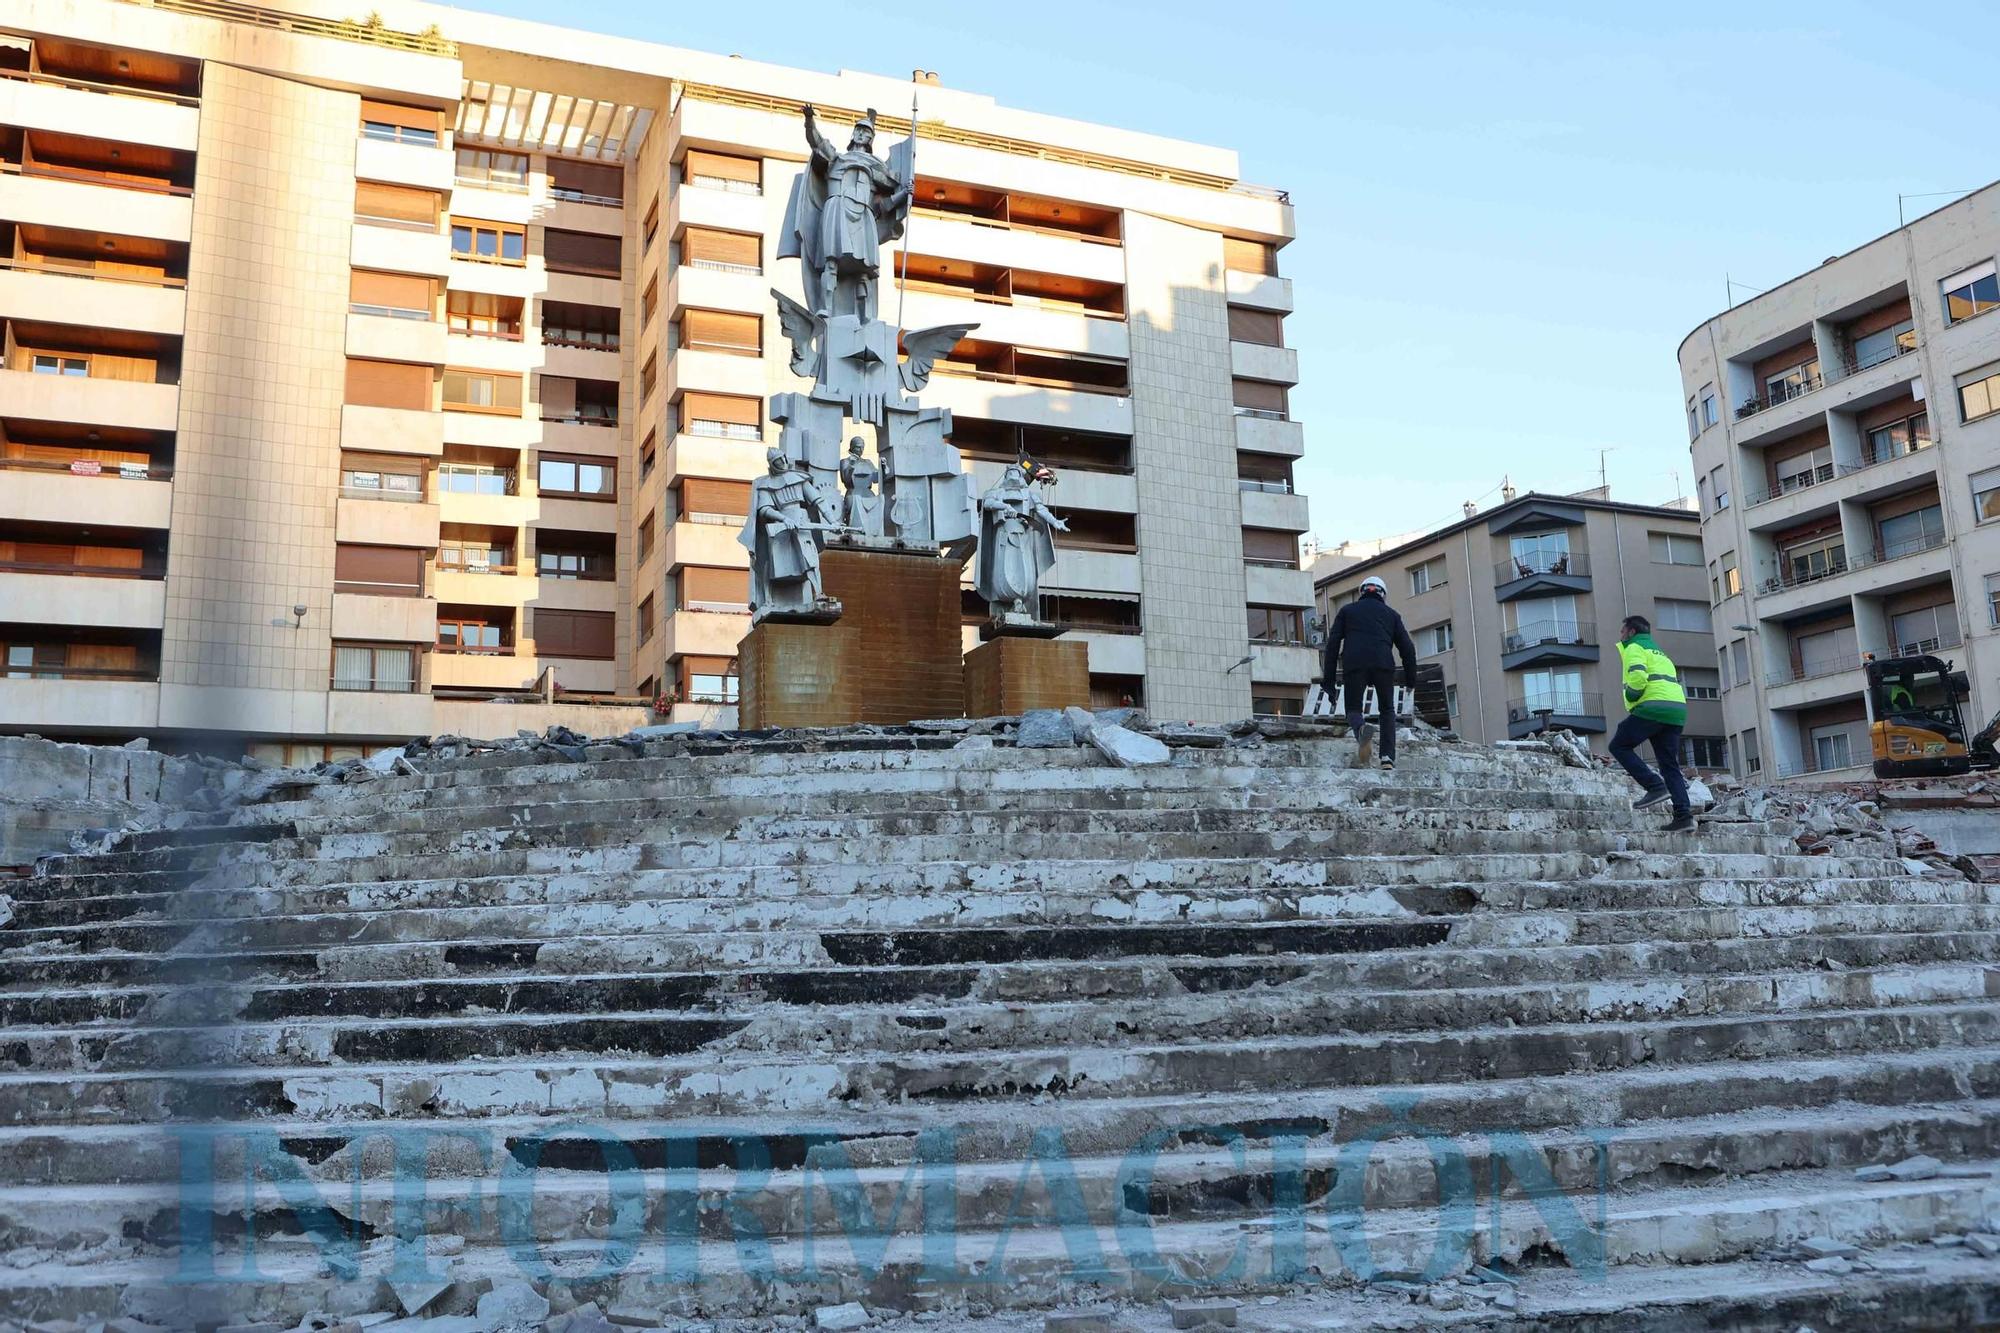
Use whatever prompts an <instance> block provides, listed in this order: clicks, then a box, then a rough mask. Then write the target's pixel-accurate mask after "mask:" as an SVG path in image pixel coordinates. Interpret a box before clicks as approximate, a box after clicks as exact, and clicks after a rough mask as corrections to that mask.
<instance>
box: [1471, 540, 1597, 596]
mask: <svg viewBox="0 0 2000 1333" xmlns="http://www.w3.org/2000/svg"><path fill="white" fill-rule="evenodd" d="M1589 591H1590V557H1589V556H1587V555H1585V554H1584V553H1583V552H1581V551H1539V552H1534V553H1529V554H1523V555H1517V556H1510V557H1508V558H1507V559H1505V560H1502V561H1500V562H1499V563H1498V564H1496V565H1494V566H1493V595H1494V596H1495V597H1496V598H1498V599H1499V600H1500V601H1503V602H1511V601H1513V600H1515V599H1516V598H1520V597H1530V596H1534V597H1548V596H1556V595H1559V594H1562V593H1587V592H1589Z"/></svg>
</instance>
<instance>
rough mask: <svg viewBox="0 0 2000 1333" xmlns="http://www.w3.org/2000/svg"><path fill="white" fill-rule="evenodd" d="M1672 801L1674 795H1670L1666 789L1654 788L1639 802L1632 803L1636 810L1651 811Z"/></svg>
mask: <svg viewBox="0 0 2000 1333" xmlns="http://www.w3.org/2000/svg"><path fill="white" fill-rule="evenodd" d="M1672 799H1673V796H1672V793H1670V792H1669V791H1668V790H1667V789H1666V788H1665V787H1655V788H1653V790H1651V791H1649V792H1647V793H1646V794H1645V795H1644V796H1641V797H1640V798H1639V799H1638V800H1636V801H1634V802H1632V808H1633V809H1634V810H1650V809H1652V808H1653V807H1654V806H1656V805H1658V804H1660V803H1661V802H1662V801H1669V800H1672Z"/></svg>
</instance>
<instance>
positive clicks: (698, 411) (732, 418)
mask: <svg viewBox="0 0 2000 1333" xmlns="http://www.w3.org/2000/svg"><path fill="white" fill-rule="evenodd" d="M681 421H682V422H683V423H686V422H689V421H726V422H729V423H730V424H732V425H737V426H761V425H763V424H764V404H763V402H762V401H761V400H759V399H756V398H737V397H735V396H733V395H730V394H726V393H696V392H694V391H693V390H689V391H688V392H687V393H685V394H683V395H682V396H681Z"/></svg>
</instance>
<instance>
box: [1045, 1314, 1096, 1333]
mask: <svg viewBox="0 0 2000 1333" xmlns="http://www.w3.org/2000/svg"><path fill="white" fill-rule="evenodd" d="M1042 1333H1111V1315H1110V1314H1109V1313H1108V1312H1106V1311H1103V1310H1052V1311H1050V1312H1049V1313H1048V1314H1047V1315H1046V1316H1044V1317H1043V1319H1042Z"/></svg>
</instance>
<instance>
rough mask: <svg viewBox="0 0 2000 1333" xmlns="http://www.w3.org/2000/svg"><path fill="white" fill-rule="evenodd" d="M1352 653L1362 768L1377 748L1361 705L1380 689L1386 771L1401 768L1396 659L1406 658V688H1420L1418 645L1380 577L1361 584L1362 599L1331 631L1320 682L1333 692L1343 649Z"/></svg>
mask: <svg viewBox="0 0 2000 1333" xmlns="http://www.w3.org/2000/svg"><path fill="white" fill-rule="evenodd" d="M1342 648H1345V649H1346V650H1347V674H1346V677H1345V678H1344V680H1343V681H1342V683H1343V685H1344V686H1345V687H1346V701H1347V729H1348V730H1349V731H1351V732H1353V733H1354V735H1355V736H1356V737H1358V738H1359V739H1360V741H1361V748H1360V749H1359V751H1357V752H1356V754H1355V762H1356V763H1357V764H1362V765H1366V764H1367V763H1368V760H1369V758H1370V755H1371V753H1372V750H1373V742H1374V739H1375V728H1374V727H1372V726H1370V725H1369V724H1368V723H1366V722H1364V721H1362V714H1361V702H1362V698H1363V696H1364V695H1365V694H1366V693H1367V692H1368V691H1369V690H1370V689H1373V690H1374V691H1375V709H1376V712H1377V714H1378V715H1379V716H1380V717H1381V719H1382V767H1384V768H1394V767H1395V766H1396V658H1397V657H1401V658H1402V659H1403V684H1404V685H1406V686H1407V687H1408V688H1410V689H1412V690H1414V689H1416V688H1417V645H1416V644H1415V643H1413V642H1411V640H1410V631H1409V630H1407V629H1405V628H1404V627H1403V618H1402V616H1400V615H1398V614H1397V613H1396V612H1395V610H1394V609H1393V608H1391V607H1390V605H1389V587H1388V585H1387V584H1385V583H1383V582H1382V580H1380V579H1378V578H1367V579H1363V580H1362V581H1361V595H1360V596H1359V597H1357V598H1355V599H1354V600H1353V601H1351V602H1349V603H1348V604H1347V605H1346V606H1343V607H1341V608H1340V610H1339V611H1338V612H1337V613H1335V615H1334V617H1333V624H1332V625H1330V626H1328V627H1327V631H1326V647H1325V649H1324V650H1323V651H1324V655H1323V658H1322V661H1321V663H1320V680H1321V682H1322V684H1323V685H1324V687H1325V689H1326V690H1327V692H1328V693H1332V691H1333V682H1334V680H1335V679H1336V678H1337V677H1338V676H1339V672H1340V653H1341V649H1342Z"/></svg>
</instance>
